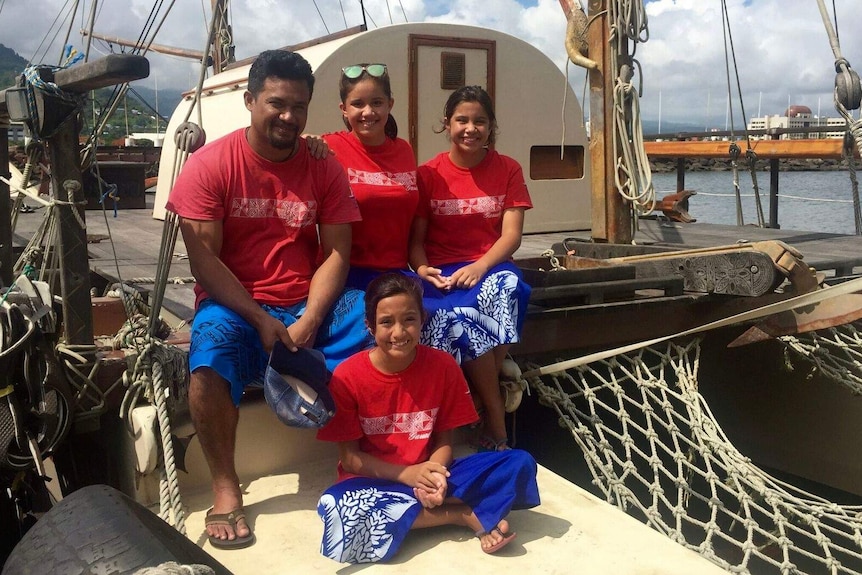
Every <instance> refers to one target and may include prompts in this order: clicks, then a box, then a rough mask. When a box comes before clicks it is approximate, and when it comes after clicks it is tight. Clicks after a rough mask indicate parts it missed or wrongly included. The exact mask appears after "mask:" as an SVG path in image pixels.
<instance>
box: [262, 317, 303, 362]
mask: <svg viewBox="0 0 862 575" xmlns="http://www.w3.org/2000/svg"><path fill="white" fill-rule="evenodd" d="M261 311H262V310H261ZM254 328H255V329H256V330H257V334H258V336H260V343H261V345H263V350H264V351H265V352H266V353H270V352H272V347H273V345H275V342H276V341H278V340H281V342H282V343H283V344H284V346H285V347H286V348H287V349H289V350H290V351H296V348H297V344H296V343H295V342H294V341H293V339H292V338H291V337H290V332H289V331H288V328H286V327H284V324H283V323H281V322H280V321H279V320H277V319H275V318H274V317H272V316H271V315H269V314H268V313H266V312H263V313H262V314H261V316H260V319H259V320H258V321H256V322H255V324H254Z"/></svg>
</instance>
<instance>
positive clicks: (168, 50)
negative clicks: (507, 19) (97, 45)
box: [81, 30, 204, 62]
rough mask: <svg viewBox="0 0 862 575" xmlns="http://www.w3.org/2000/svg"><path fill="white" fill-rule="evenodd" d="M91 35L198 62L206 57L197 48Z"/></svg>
mask: <svg viewBox="0 0 862 575" xmlns="http://www.w3.org/2000/svg"><path fill="white" fill-rule="evenodd" d="M81 34H83V35H84V36H86V35H87V34H88V32H87V31H86V30H81ZM90 36H92V37H93V38H97V39H99V40H104V41H105V42H110V43H111V44H117V45H118V46H129V47H132V48H135V49H143V48H147V49H148V50H152V51H153V52H159V53H160V54H170V55H172V56H180V57H182V58H191V59H192V60H197V61H198V62H201V61H203V59H204V53H203V52H198V51H196V50H186V49H184V48H174V47H173V46H164V45H162V44H150V45H149V46H146V45H144V44H141V43H139V42H137V41H131V40H124V39H123V38H120V37H118V36H103V35H102V34H96V33H95V32H94V33H92V34H90Z"/></svg>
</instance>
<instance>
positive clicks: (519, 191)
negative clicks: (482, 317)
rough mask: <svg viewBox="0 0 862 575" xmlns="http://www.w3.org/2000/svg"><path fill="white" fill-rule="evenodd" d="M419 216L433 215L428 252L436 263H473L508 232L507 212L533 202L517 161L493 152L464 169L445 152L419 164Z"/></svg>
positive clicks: (430, 216) (426, 249) (427, 242)
mask: <svg viewBox="0 0 862 575" xmlns="http://www.w3.org/2000/svg"><path fill="white" fill-rule="evenodd" d="M418 175H419V207H418V210H417V215H418V216H419V217H421V218H425V219H427V220H428V232H427V235H426V236H425V253H426V255H427V256H428V263H429V264H430V265H432V266H439V265H443V264H451V263H457V262H474V261H476V260H478V259H479V258H481V257H482V256H483V255H485V254H486V253H487V252H488V250H489V249H491V246H493V245H494V242H496V241H497V240H498V239H500V235H501V234H502V232H503V212H504V211H505V210H507V209H509V208H525V209H530V208H532V207H533V204H532V202H531V201H530V194H529V192H528V191H527V184H526V183H525V182H524V173H523V172H522V171H521V166H520V165H518V162H516V161H515V160H513V159H512V158H510V157H508V156H503V155H501V154H498V153H497V152H496V151H494V150H490V151H488V153H487V154H486V155H485V157H484V158H483V159H482V161H481V162H480V163H479V165H477V166H474V167H472V168H459V167H458V166H456V165H455V164H453V163H452V161H451V160H450V159H449V152H443V153H441V154H439V155H437V156H436V157H434V158H432V159H430V160H428V162H426V163H425V164H423V165H422V166H420V167H419V170H418Z"/></svg>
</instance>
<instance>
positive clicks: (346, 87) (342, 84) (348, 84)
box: [338, 62, 398, 140]
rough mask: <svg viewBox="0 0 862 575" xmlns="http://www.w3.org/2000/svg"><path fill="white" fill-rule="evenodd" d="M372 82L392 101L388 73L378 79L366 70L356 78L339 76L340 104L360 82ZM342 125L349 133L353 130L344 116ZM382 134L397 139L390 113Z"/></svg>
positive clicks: (365, 64) (396, 126) (365, 63)
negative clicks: (368, 80)
mask: <svg viewBox="0 0 862 575" xmlns="http://www.w3.org/2000/svg"><path fill="white" fill-rule="evenodd" d="M356 65H357V66H368V65H369V64H368V62H362V63H360V64H356ZM367 79H370V80H372V81H373V82H374V83H375V84H377V85H378V86H380V88H382V89H383V93H384V94H385V95H386V97H387V98H389V99H390V100H391V99H392V86H391V85H390V83H389V71H388V70H387V71H386V72H384V73H383V75H382V76H380V77H375V76H372V75H371V74H369V73H368V70H362V73H361V74H359V76H357V77H356V78H348V77H347V76H346V75H344V74H343V73H342V74H341V81H339V82H338V95H339V96H341V103H342V104H344V103H345V100H346V99H347V94H349V93H350V90H352V89H353V87H354V86H355V85H356V84H358V83H359V82H361V81H362V80H367ZM341 119H342V121H343V122H344V125H345V126H346V127H347V131H348V132H350V131H351V130H353V128H351V127H350V122H348V121H347V118H345V117H344V116H342V117H341ZM383 133H384V134H386V137H387V138H391V139H393V140H394V139H395V138H397V137H398V122H396V121H395V117H394V116H393V115H392V112H389V117H388V118H386V125H385V126H384V127H383Z"/></svg>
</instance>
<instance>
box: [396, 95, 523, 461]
mask: <svg viewBox="0 0 862 575" xmlns="http://www.w3.org/2000/svg"><path fill="white" fill-rule="evenodd" d="M443 113H444V117H443V129H444V130H445V132H446V134H447V136H448V137H449V140H450V142H451V144H450V148H449V151H448V152H443V153H441V154H439V155H438V156H436V157H435V158H433V159H431V160H430V161H428V162H427V163H426V164H424V165H423V166H421V167H420V168H419V171H418V174H419V190H420V200H419V207H418V209H417V216H416V219H415V220H414V224H413V235H412V238H411V243H410V263H411V266H412V267H413V269H414V270H416V273H418V274H419V276H420V277H421V278H422V279H424V280H425V281H426V282H428V284H430V285H427V284H426V286H425V306H426V308H427V309H428V312H429V314H430V317H429V319H428V321H427V323H426V324H425V327H424V328H423V332H422V343H424V344H427V345H430V346H431V347H435V348H437V349H442V350H446V351H448V352H450V353H451V354H452V355H453V356H454V357H455V358H456V359H457V360H458V361H459V363H460V364H461V367H462V368H463V369H464V372H465V374H466V375H467V379H468V380H469V382H470V384H471V385H472V388H473V390H474V392H475V394H476V395H477V396H478V399H479V400H480V403H481V405H482V406H483V407H484V417H483V431H482V432H481V433H480V435H479V437H478V438H476V441H478V446H479V447H480V448H481V449H487V450H504V449H508V440H507V434H506V422H505V408H504V403H503V399H502V396H501V394H500V379H499V377H500V376H499V374H500V370H501V367H502V364H503V360H504V359H505V357H506V353H507V351H508V349H509V346H510V345H511V344H513V343H516V342H518V341H519V339H520V333H521V329H522V327H523V323H524V316H525V314H526V311H527V302H528V301H529V297H530V287H529V286H528V285H527V284H526V283H525V282H524V281H523V279H522V274H521V272H520V271H519V270H518V268H517V267H516V266H515V265H514V264H513V263H512V262H511V259H512V255H513V254H514V253H515V250H517V249H518V247H519V246H520V245H521V232H522V230H523V224H524V211H525V210H527V209H529V208H531V207H532V203H531V201H530V195H529V193H528V191H527V186H526V184H525V182H524V175H523V173H522V171H521V167H520V166H519V165H518V163H517V162H516V161H515V160H513V159H512V158H509V157H507V156H503V155H501V154H498V153H497V152H496V151H494V150H493V144H494V135H495V132H496V130H497V120H496V117H495V115H494V106H493V103H492V102H491V98H490V96H489V95H488V93H487V92H486V91H485V90H483V89H482V88H481V87H479V86H465V87H463V88H459V89H458V90H456V91H455V92H453V93H452V94H451V95H450V97H449V99H448V101H447V102H446V106H445V108H444V112H443Z"/></svg>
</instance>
